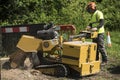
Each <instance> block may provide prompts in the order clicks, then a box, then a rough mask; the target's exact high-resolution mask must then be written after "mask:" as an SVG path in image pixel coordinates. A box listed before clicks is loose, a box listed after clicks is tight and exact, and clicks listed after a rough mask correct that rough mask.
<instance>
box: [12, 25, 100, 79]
mask: <svg viewBox="0 0 120 80" xmlns="http://www.w3.org/2000/svg"><path fill="white" fill-rule="evenodd" d="M75 31H76V28H75V26H74V25H58V26H56V27H52V28H49V29H46V30H41V31H37V33H38V36H37V37H34V36H30V35H23V36H22V37H21V38H20V40H19V42H18V44H17V48H18V50H17V52H15V53H13V54H11V56H10V66H11V67H12V68H17V67H19V66H21V65H24V61H25V60H26V58H27V57H29V59H30V62H31V63H32V68H35V69H37V70H40V71H41V72H42V73H44V74H49V75H55V76H62V77H63V76H67V75H69V74H71V73H73V72H76V73H77V74H79V75H80V76H87V75H92V74H96V73H98V72H99V71H100V61H96V50H97V44H96V43H93V42H92V41H91V40H90V39H92V38H95V37H97V32H96V31H92V30H89V31H81V32H80V33H79V34H78V35H75V34H74V33H75ZM58 33H59V34H58ZM85 39H87V40H86V41H85Z"/></svg>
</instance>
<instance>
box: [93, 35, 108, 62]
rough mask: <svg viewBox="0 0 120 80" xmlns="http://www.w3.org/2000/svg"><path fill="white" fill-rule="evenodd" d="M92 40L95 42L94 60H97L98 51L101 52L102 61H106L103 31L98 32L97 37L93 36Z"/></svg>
mask: <svg viewBox="0 0 120 80" xmlns="http://www.w3.org/2000/svg"><path fill="white" fill-rule="evenodd" d="M93 42H95V43H97V53H96V60H99V53H101V56H102V62H106V61H107V52H106V49H105V44H104V33H102V34H98V37H97V38H94V39H93Z"/></svg>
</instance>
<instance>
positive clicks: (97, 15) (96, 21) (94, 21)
mask: <svg viewBox="0 0 120 80" xmlns="http://www.w3.org/2000/svg"><path fill="white" fill-rule="evenodd" d="M100 19H104V16H103V13H102V12H101V11H99V10H96V11H95V12H94V14H93V15H92V18H91V21H90V23H92V27H97V26H98V25H99V21H100ZM104 32H105V29H104V26H102V27H101V28H99V30H98V33H104Z"/></svg>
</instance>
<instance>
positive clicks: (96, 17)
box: [86, 2, 107, 64]
mask: <svg viewBox="0 0 120 80" xmlns="http://www.w3.org/2000/svg"><path fill="white" fill-rule="evenodd" d="M86 10H87V12H88V13H90V14H91V20H90V23H89V26H87V29H92V28H97V31H98V37H97V38H94V39H93V42H95V43H97V53H96V60H99V52H100V53H101V56H102V64H106V63H107V52H106V50H105V45H104V32H105V30H104V16H103V13H102V12H101V11H99V10H97V8H96V4H95V2H89V3H88V5H87V7H86Z"/></svg>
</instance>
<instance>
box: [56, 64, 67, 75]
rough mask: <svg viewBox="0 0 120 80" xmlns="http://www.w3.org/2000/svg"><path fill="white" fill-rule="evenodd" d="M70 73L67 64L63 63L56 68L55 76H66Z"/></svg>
mask: <svg viewBox="0 0 120 80" xmlns="http://www.w3.org/2000/svg"><path fill="white" fill-rule="evenodd" d="M67 75H68V69H67V67H66V66H65V65H63V64H61V65H60V66H58V67H57V68H56V70H55V76H57V77H65V76H67Z"/></svg>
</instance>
